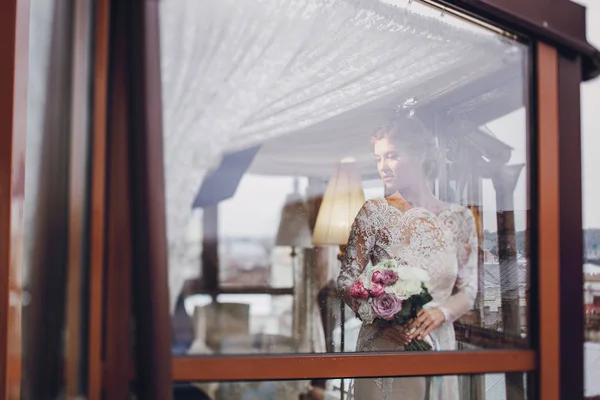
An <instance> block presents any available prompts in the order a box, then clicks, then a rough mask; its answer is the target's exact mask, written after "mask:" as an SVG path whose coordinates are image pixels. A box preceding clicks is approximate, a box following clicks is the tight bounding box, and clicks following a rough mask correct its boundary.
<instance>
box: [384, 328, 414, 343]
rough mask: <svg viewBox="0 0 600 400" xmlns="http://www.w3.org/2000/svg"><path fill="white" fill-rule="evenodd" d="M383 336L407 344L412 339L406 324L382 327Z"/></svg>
mask: <svg viewBox="0 0 600 400" xmlns="http://www.w3.org/2000/svg"><path fill="white" fill-rule="evenodd" d="M380 332H381V337H382V338H384V339H387V340H389V341H391V342H394V343H396V344H399V345H401V346H406V345H407V344H409V343H410V341H411V339H410V338H409V337H408V333H407V330H406V328H405V327H404V326H398V325H396V326H388V327H383V328H381V329H380Z"/></svg>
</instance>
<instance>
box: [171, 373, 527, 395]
mask: <svg viewBox="0 0 600 400" xmlns="http://www.w3.org/2000/svg"><path fill="white" fill-rule="evenodd" d="M173 393H174V400H184V399H185V400H192V399H193V400H204V399H219V400H239V399H260V400H284V399H285V400H288V399H289V400H292V399H293V400H296V399H300V400H317V399H323V400H342V399H347V400H384V399H390V400H392V399H403V400H434V399H442V398H443V399H461V400H513V399H528V398H534V397H533V395H532V393H528V388H527V375H526V374H523V373H514V374H506V375H505V374H487V375H463V376H444V377H442V376H434V377H427V378H425V377H412V378H369V379H356V380H354V379H343V380H340V379H335V380H314V381H312V382H309V381H255V382H202V383H191V382H190V383H176V384H174V387H173Z"/></svg>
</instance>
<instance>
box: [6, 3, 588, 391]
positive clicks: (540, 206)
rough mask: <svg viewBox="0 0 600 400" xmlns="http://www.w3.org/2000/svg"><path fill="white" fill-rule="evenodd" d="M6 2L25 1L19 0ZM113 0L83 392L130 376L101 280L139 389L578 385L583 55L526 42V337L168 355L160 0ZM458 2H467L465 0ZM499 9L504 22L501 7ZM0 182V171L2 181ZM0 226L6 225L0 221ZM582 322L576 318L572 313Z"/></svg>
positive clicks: (97, 118) (99, 41) (102, 8)
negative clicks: (306, 382) (499, 377)
mask: <svg viewBox="0 0 600 400" xmlns="http://www.w3.org/2000/svg"><path fill="white" fill-rule="evenodd" d="M11 2H12V3H14V4H17V3H21V4H23V3H24V2H23V1H19V0H11ZM119 3H121V5H123V4H124V2H120V1H113V0H98V2H97V3H96V4H97V12H96V14H95V18H96V23H95V35H96V38H95V40H96V42H95V43H96V45H95V60H94V71H95V79H94V91H95V92H94V95H95V103H94V127H93V138H92V140H93V165H94V167H93V178H92V222H91V224H92V238H91V273H90V288H91V303H90V312H91V318H90V321H89V324H90V337H89V342H88V343H89V348H90V356H89V365H88V368H89V382H90V386H89V393H88V396H89V397H90V398H91V399H100V398H101V397H102V392H103V391H104V393H120V392H121V391H124V390H126V389H125V388H126V387H128V384H129V378H130V374H129V373H123V374H107V373H105V374H103V373H102V372H103V371H105V372H107V371H111V370H112V371H114V369H112V368H117V369H118V370H119V371H129V372H130V371H131V366H130V365H129V364H128V363H125V364H123V363H122V361H123V360H124V359H125V358H124V357H123V356H122V355H121V354H119V351H118V349H121V351H123V349H128V348H129V346H128V345H127V344H128V343H129V342H128V339H125V338H128V337H129V334H130V331H129V329H130V326H129V324H128V323H126V321H129V318H130V310H129V308H128V307H122V304H120V303H119V302H118V301H112V302H111V301H107V300H106V296H107V294H110V296H112V295H115V294H116V295H119V296H123V297H121V298H122V299H124V300H123V301H132V302H133V303H134V311H133V313H134V316H135V318H136V325H137V329H136V331H137V333H136V336H135V337H136V339H137V342H138V343H137V351H136V356H135V367H134V368H135V370H136V382H137V384H138V388H140V390H141V393H142V394H143V395H144V398H148V399H161V400H163V399H166V398H169V397H170V392H171V390H170V389H171V386H170V385H171V383H172V382H173V381H215V380H223V381H227V380H257V379H260V380H278V379H307V378H320V377H323V376H325V377H328V378H353V377H366V376H374V377H375V376H377V377H379V376H407V375H412V376H415V375H445V374H481V373H502V372H506V373H514V372H532V373H533V374H532V375H533V376H535V377H536V379H534V381H533V383H534V385H535V387H536V390H535V395H536V397H538V396H539V398H544V399H559V398H561V399H562V398H565V399H566V398H572V397H570V396H573V395H574V394H579V393H583V383H582V379H583V378H582V376H583V374H579V375H577V374H578V373H580V372H581V371H582V368H583V363H582V359H583V349H581V351H579V350H578V349H574V348H573V347H574V346H573V343H582V337H583V336H582V335H579V334H580V333H581V332H580V330H579V328H578V326H581V329H583V323H582V320H583V317H582V316H583V310H581V321H579V319H580V315H579V313H578V312H576V310H577V307H578V306H579V308H581V304H579V303H577V299H578V298H579V297H578V295H579V296H580V295H581V293H582V290H581V285H579V283H580V279H582V278H577V277H576V275H577V274H575V273H574V272H573V271H574V269H575V268H580V266H581V263H580V261H581V259H582V257H583V256H582V252H578V250H579V248H580V244H581V243H580V242H579V241H578V239H577V238H576V237H577V235H578V232H579V233H580V232H581V183H580V180H579V179H574V178H578V177H580V174H581V165H580V164H581V162H580V161H581V155H580V153H579V152H578V150H577V149H578V148H577V145H579V144H580V138H579V122H578V119H579V102H578V100H579V98H578V90H579V89H578V85H579V83H580V82H581V78H582V75H581V73H582V72H581V70H582V68H581V60H580V59H579V58H575V59H573V58H568V57H567V56H566V55H564V54H559V52H558V50H557V48H555V47H553V45H548V44H543V43H540V42H534V43H533V44H532V46H533V47H532V49H533V52H534V53H533V57H532V59H533V61H534V63H533V65H534V70H533V74H532V76H535V77H536V81H535V82H530V84H531V85H532V86H535V87H536V89H537V90H536V91H534V96H533V97H535V101H534V103H533V104H534V106H533V107H532V109H531V110H530V112H531V115H530V116H531V118H533V122H532V126H535V128H536V129H533V130H532V134H531V136H532V137H531V144H532V146H531V147H530V148H531V158H530V159H531V167H532V170H533V173H532V176H531V178H532V179H531V182H532V183H531V184H532V189H533V190H532V193H531V207H530V209H531V216H530V217H531V219H530V220H531V227H532V228H533V229H532V230H531V233H532V265H533V268H532V270H531V271H532V274H534V276H535V279H533V282H532V286H533V287H532V297H531V305H532V307H533V309H534V310H536V311H537V313H532V316H531V324H530V326H531V327H532V329H531V333H530V334H531V336H532V344H533V348H532V349H530V350H501V351H494V350H485V351H477V352H439V353H431V354H387V353H369V354H365V353H356V354H325V355H311V354H308V355H307V354H298V355H281V356H280V355H278V356H262V357H255V356H239V357H198V358H192V357H176V358H173V359H172V360H171V355H170V338H171V332H170V324H169V323H168V321H169V313H168V297H167V295H166V291H167V290H168V288H167V279H166V278H167V276H166V273H167V271H166V268H167V264H166V237H165V234H166V233H165V229H164V228H165V221H164V176H163V172H162V155H161V154H162V153H161V150H162V149H161V141H162V137H161V126H162V121H161V112H162V109H161V102H160V74H159V65H160V60H159V52H158V50H159V49H158V43H159V40H158V2H157V1H154V0H138V1H132V2H131V4H133V5H132V6H131V7H126V6H121V7H120V10H119V11H115V8H119V7H118V4H119ZM455 3H457V4H459V5H463V6H466V7H467V8H468V9H469V8H470V9H472V8H473V6H472V5H468V4H467V5H465V4H462V3H463V2H459V1H457V2H455ZM481 3H483V4H484V5H485V6H488V7H489V5H490V4H489V3H490V2H489V1H482V2H481ZM484 8H485V7H484ZM492 8H493V7H492ZM124 9H126V10H125V11H124ZM476 11H478V10H476ZM479 11H481V10H479ZM479 11H478V12H479ZM488 11H489V10H488ZM481 12H482V13H483V11H481ZM489 12H490V13H491V11H489ZM482 15H483V14H482ZM492 19H494V18H492ZM13 21H14V20H13ZM128 22H129V23H130V24H129V25H127V23H128ZM498 22H506V18H505V19H504V20H499V21H498ZM113 25H114V26H113ZM5 26H6V24H5ZM111 27H112V29H109V28H111ZM111 36H112V39H111V40H110V42H112V43H118V40H117V39H122V40H124V41H126V42H125V43H126V51H123V50H121V53H114V46H113V47H111V46H109V37H111ZM12 37H13V38H14V32H13V36H12ZM553 44H554V43H553ZM580 48H581V46H580ZM5 65H8V68H9V69H10V71H15V69H14V68H15V67H16V65H17V59H16V57H15V58H13V63H12V64H11V63H8V64H5ZM10 71H4V73H3V74H1V75H0V79H8V77H9V76H11V77H12V75H9V72H10ZM119 74H122V75H121V76H122V77H124V79H125V81H124V89H125V90H120V91H119V90H117V88H116V81H115V79H114V77H115V76H119ZM11 79H12V78H11ZM121 83H123V81H121ZM122 89H123V88H122ZM565 94H569V95H571V96H573V95H575V94H577V99H576V100H575V99H574V98H572V97H571V98H567V96H566V95H565ZM14 95H15V92H14V91H13V92H11V93H8V94H6V93H5V94H3V96H4V97H3V98H4V99H5V101H6V102H10V104H11V108H7V109H10V110H12V106H16V105H17V102H16V101H15V98H14V97H13V96H14ZM134 100H137V103H135V102H134ZM7 104H9V103H7ZM21 105H22V103H21ZM118 106H123V107H127V111H128V112H127V113H121V114H119V113H117V111H118ZM7 115H8V113H7ZM119 115H120V117H119ZM12 117H13V115H10V118H5V119H0V120H2V121H13V120H12ZM6 123H8V122H6ZM109 127H110V128H109ZM9 128H10V129H9V130H5V131H7V132H10V133H11V134H10V135H8V136H10V138H8V136H3V138H5V139H6V141H5V143H6V144H11V146H12V145H13V140H14V138H15V137H16V136H15V135H16V133H15V132H16V127H15V126H13V125H11V126H10V127H9ZM119 136H120V139H121V141H119V139H118V138H119ZM573 139H574V140H573ZM11 149H12V150H11V151H9V153H10V156H11V157H12V156H13V155H14V154H16V152H15V150H14V148H12V147H11ZM11 157H7V158H2V162H3V163H4V165H3V166H2V168H1V169H2V170H3V171H13V168H14V166H13V164H12V160H13V158H14V157H13V158H11ZM6 160H8V161H6ZM7 162H8V164H7ZM157 165H158V167H157ZM118 166H120V167H121V168H125V169H126V170H127V171H128V172H129V174H125V175H127V177H125V178H124V179H119V178H118V174H119V173H122V170H119V169H118V168H116V167H118ZM2 176H3V177H4V175H2ZM132 177H136V178H139V179H140V181H139V182H137V184H138V185H139V186H138V185H136V182H134V180H133V179H131V178H132ZM157 177H158V178H157ZM7 179H8V180H7V182H12V179H13V176H12V175H10V176H9V177H8V178H7ZM128 180H129V182H128ZM5 183H6V182H5V181H2V182H0V184H2V185H4V184H5ZM131 186H134V190H131ZM3 193H10V191H8V192H6V191H4V192H3ZM4 196H5V198H3V199H1V201H0V211H3V212H4V211H6V207H7V205H10V204H11V202H12V199H11V198H10V197H6V195H4ZM111 196H114V197H111ZM569 196H573V197H569ZM149 199H151V200H149ZM157 199H158V200H157ZM131 202H137V203H136V204H137V205H140V208H139V209H138V210H137V211H136V210H131V209H130V208H129V207H130V205H131ZM567 204H568V207H567V206H566V205H567ZM119 216H121V217H125V218H126V219H127V220H128V221H129V222H130V223H129V224H128V223H126V224H125V225H118V224H117V225H115V224H116V223H117V222H118V219H119ZM2 221H3V222H2V226H3V227H4V228H6V222H5V220H2ZM4 228H3V229H4ZM119 228H121V229H119ZM144 230H145V231H146V232H145V233H144V232H143V231H144ZM3 232H5V233H6V229H4V230H3ZM573 235H574V236H573ZM121 240H122V241H121ZM2 242H3V243H10V238H9V237H8V236H7V237H4V236H3V237H2ZM5 247H6V246H4V247H1V248H0V256H1V257H2V258H3V259H5V260H6V259H7V257H8V255H9V249H5ZM5 250H6V251H5ZM123 257H125V258H123ZM128 260H129V261H128ZM131 260H134V261H131ZM139 260H144V261H145V262H146V263H145V264H144V268H141V267H140V266H139V265H137V266H135V267H134V266H133V265H132V264H136V262H137V261H139ZM128 267H130V268H128ZM8 271H9V269H8V268H7V267H5V266H4V264H2V268H0V272H1V273H3V274H5V275H6V274H8ZM128 272H130V273H131V276H132V277H133V279H135V280H136V282H137V280H139V282H138V283H136V285H135V287H134V289H133V290H131V286H129V285H123V284H122V281H120V280H119V279H117V278H115V276H117V275H114V274H115V273H118V274H120V275H119V276H124V274H127V273H128ZM111 274H112V275H111ZM111 277H112V278H111ZM120 283H121V284H120ZM126 283H127V282H126ZM578 285H579V286H578ZM2 290H4V292H2ZM2 290H0V295H1V296H2V297H3V298H4V299H7V297H6V296H5V294H6V295H7V293H5V292H6V290H5V288H3V289H2ZM150 304H151V305H153V306H158V309H153V310H152V314H151V313H150V312H149V311H148V310H145V309H144V308H143V307H142V306H145V307H147V306H148V305H150ZM7 306H8V303H7V302H5V303H2V304H0V307H1V309H2V311H3V312H5V311H6V310H7ZM573 307H575V308H573ZM557 310H560V311H561V312H558V311H557ZM6 320H7V318H6V316H4V317H1V318H0V323H1V324H0V328H2V327H4V326H6V325H5V324H6ZM111 321H112V322H111ZM579 322H581V324H579V325H577V324H578V323H579ZM572 324H575V325H572ZM111 326H112V327H113V328H111ZM1 330H2V331H3V332H4V331H5V329H1ZM1 334H2V333H1V332H0V335H1ZM143 335H146V336H147V337H144V336H143ZM0 339H3V345H2V349H4V351H5V353H4V354H0V356H4V357H0V358H2V360H3V362H4V364H2V367H3V368H4V371H3V370H2V369H0V374H2V376H3V379H4V380H3V383H4V384H6V382H7V378H6V377H7V369H6V340H5V338H3V337H2V336H0ZM567 345H568V346H567ZM111 354H112V355H113V356H110V355H111ZM125 365H126V367H125ZM579 365H581V367H579ZM0 389H2V388H0ZM5 393H6V391H5Z"/></svg>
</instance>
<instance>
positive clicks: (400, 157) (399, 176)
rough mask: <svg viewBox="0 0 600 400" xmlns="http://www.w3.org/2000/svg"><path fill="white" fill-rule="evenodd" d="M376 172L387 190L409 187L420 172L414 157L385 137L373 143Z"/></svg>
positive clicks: (420, 167) (420, 169)
mask: <svg viewBox="0 0 600 400" xmlns="http://www.w3.org/2000/svg"><path fill="white" fill-rule="evenodd" d="M373 153H374V155H375V160H376V162H377V171H378V172H379V176H380V177H381V179H382V180H383V183H384V184H385V186H386V188H387V189H389V190H393V191H396V190H402V189H404V188H406V187H409V186H411V185H412V184H413V183H414V182H415V181H416V180H418V177H419V176H420V175H421V172H422V165H420V163H419V161H418V159H417V157H415V155H411V154H408V153H407V151H406V149H403V148H402V147H401V146H400V145H399V144H398V143H397V142H395V141H394V140H393V139H390V137H388V136H385V137H383V138H381V139H379V140H377V141H375V142H374V143H373Z"/></svg>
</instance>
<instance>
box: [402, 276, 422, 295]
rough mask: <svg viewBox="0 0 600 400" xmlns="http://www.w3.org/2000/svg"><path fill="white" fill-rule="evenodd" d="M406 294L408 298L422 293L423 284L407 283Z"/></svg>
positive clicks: (414, 281) (405, 285) (412, 281)
mask: <svg viewBox="0 0 600 400" xmlns="http://www.w3.org/2000/svg"><path fill="white" fill-rule="evenodd" d="M404 292H405V293H406V294H407V295H408V297H410V296H414V295H415V294H419V293H421V282H420V281H417V280H410V281H405V282H404Z"/></svg>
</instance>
